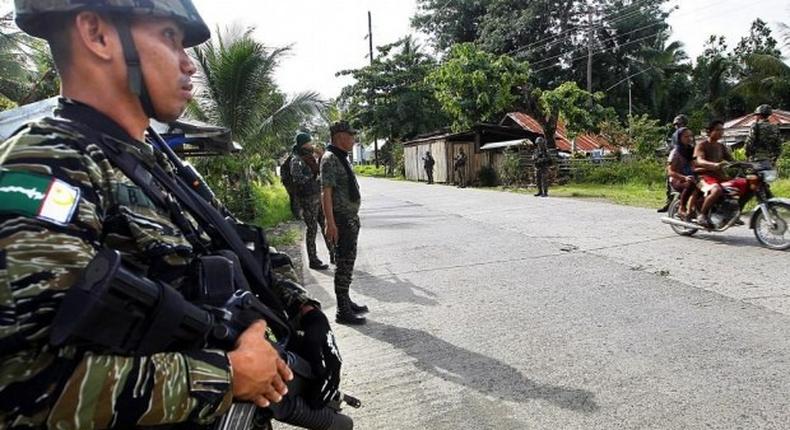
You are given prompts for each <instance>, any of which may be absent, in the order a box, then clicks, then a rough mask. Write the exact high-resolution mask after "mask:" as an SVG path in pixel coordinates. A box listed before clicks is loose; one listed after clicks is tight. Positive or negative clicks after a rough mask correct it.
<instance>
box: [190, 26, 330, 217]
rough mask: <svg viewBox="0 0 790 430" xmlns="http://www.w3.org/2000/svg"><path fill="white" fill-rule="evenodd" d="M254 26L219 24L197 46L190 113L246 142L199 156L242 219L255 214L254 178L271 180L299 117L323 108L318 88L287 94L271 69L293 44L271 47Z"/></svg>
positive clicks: (231, 207) (219, 189) (203, 165)
mask: <svg viewBox="0 0 790 430" xmlns="http://www.w3.org/2000/svg"><path fill="white" fill-rule="evenodd" d="M253 30H254V29H253V28H248V29H246V30H241V29H239V28H235V27H232V28H229V29H227V30H226V31H225V32H222V31H220V30H219V29H217V33H216V34H217V36H216V37H215V38H214V39H212V40H211V41H210V42H209V43H206V44H204V45H201V46H199V47H197V48H195V50H194V58H195V61H196V63H197V65H198V69H199V73H198V78H197V81H198V87H199V88H198V92H197V95H196V98H195V101H194V102H193V103H192V104H191V105H190V107H189V115H190V116H192V117H194V118H196V119H199V120H202V121H206V122H210V123H213V124H217V125H221V126H224V127H227V128H229V129H230V130H231V132H232V135H233V137H234V140H236V141H238V142H239V143H241V145H242V146H243V147H244V149H243V151H242V152H241V153H240V154H234V155H231V156H225V157H218V158H214V159H203V160H199V161H198V163H199V164H200V165H201V168H202V170H203V171H204V172H206V173H207V176H208V177H209V181H211V182H212V185H213V186H214V188H215V191H217V192H218V194H219V197H220V198H221V199H223V201H224V202H225V203H226V204H227V205H228V207H229V208H230V209H231V210H232V211H233V212H235V213H236V214H237V215H239V216H240V217H241V218H242V219H245V220H251V219H253V218H254V215H255V214H254V211H253V210H252V208H253V205H252V188H251V182H252V181H267V180H269V178H270V177H271V175H270V173H269V172H272V171H273V167H274V165H275V157H276V156H277V155H279V154H280V153H282V151H283V150H284V148H286V147H287V146H288V143H289V142H290V140H291V138H292V137H293V133H294V131H295V130H296V128H297V127H298V126H299V124H300V122H301V121H302V120H303V119H305V118H308V117H310V116H313V115H315V114H316V113H317V112H318V111H320V110H321V109H322V107H323V105H324V102H323V101H322V100H321V99H320V97H319V95H318V94H317V93H315V92H302V93H299V94H296V95H295V96H293V97H291V98H288V97H286V95H285V94H283V93H282V92H281V91H280V90H279V88H278V87H277V84H276V83H275V81H274V78H273V74H274V71H275V70H276V68H277V66H278V64H279V62H280V60H281V59H282V58H283V56H284V55H285V54H287V53H288V52H289V50H290V48H289V47H285V48H277V49H269V48H267V47H265V46H264V45H263V44H262V43H260V42H258V41H257V40H255V39H254V38H253V36H252V32H253Z"/></svg>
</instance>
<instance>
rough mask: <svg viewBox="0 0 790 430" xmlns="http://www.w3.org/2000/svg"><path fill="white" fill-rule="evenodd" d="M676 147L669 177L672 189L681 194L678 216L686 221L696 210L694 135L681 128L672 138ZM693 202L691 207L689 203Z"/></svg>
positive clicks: (671, 157) (671, 156)
mask: <svg viewBox="0 0 790 430" xmlns="http://www.w3.org/2000/svg"><path fill="white" fill-rule="evenodd" d="M672 141H673V142H674V147H673V149H672V151H671V152H670V153H669V160H668V165H667V176H668V177H669V181H670V185H671V186H672V189H674V190H675V191H676V192H678V193H680V205H679V209H678V216H679V217H680V218H681V219H683V220H685V219H687V218H688V215H689V213H693V212H694V210H695V209H696V197H697V194H698V193H697V178H696V176H695V175H694V167H693V166H692V161H693V159H694V134H693V133H692V131H691V129H689V128H686V127H681V128H680V129H678V130H677V131H676V132H675V135H674V136H673V137H672ZM690 200H691V205H689V201H690Z"/></svg>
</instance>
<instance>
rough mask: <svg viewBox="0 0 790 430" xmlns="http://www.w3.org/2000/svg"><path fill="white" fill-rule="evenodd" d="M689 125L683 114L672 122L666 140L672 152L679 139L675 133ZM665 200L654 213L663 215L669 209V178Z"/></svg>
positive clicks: (670, 194) (670, 196)
mask: <svg viewBox="0 0 790 430" xmlns="http://www.w3.org/2000/svg"><path fill="white" fill-rule="evenodd" d="M688 123H689V120H688V117H687V116H686V115H685V114H682V113H681V114H679V115H678V116H676V117H675V119H674V120H672V127H673V129H672V132H671V133H670V134H669V137H668V138H667V140H669V149H670V150H672V148H674V147H675V146H676V145H677V143H678V142H677V138H678V137H679V136H678V135H677V134H676V133H677V131H678V130H679V129H681V128H683V127H687V126H688ZM666 186H667V200H666V202H665V203H664V206H662V207H661V208H660V209H658V210H657V211H656V212H658V213H663V212H666V211H667V210H668V209H669V205H670V204H671V203H672V184H670V178H669V176H667V183H666Z"/></svg>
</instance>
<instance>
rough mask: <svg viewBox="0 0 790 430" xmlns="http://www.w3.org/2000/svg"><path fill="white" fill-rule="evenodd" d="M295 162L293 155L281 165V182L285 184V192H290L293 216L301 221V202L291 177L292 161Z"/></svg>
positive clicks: (289, 199) (289, 155)
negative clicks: (295, 192) (297, 197)
mask: <svg viewBox="0 0 790 430" xmlns="http://www.w3.org/2000/svg"><path fill="white" fill-rule="evenodd" d="M292 160H293V153H290V154H288V157H286V159H285V161H283V164H281V165H280V181H281V182H282V183H283V187H285V191H287V192H288V203H289V204H290V205H291V214H292V215H293V217H294V218H296V219H301V218H302V215H301V209H300V208H299V202H298V201H297V199H296V196H295V195H294V183H293V178H292V177H291V161H292Z"/></svg>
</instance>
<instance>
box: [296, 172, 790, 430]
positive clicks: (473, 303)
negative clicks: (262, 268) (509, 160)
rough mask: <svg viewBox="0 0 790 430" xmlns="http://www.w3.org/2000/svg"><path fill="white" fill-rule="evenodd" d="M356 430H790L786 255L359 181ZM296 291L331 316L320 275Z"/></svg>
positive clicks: (563, 208) (621, 216)
mask: <svg viewBox="0 0 790 430" xmlns="http://www.w3.org/2000/svg"><path fill="white" fill-rule="evenodd" d="M360 182H361V186H362V189H363V199H364V205H363V209H362V214H361V216H362V225H363V228H362V234H361V238H360V243H359V245H360V251H359V259H358V261H357V268H356V273H355V280H354V285H353V289H352V295H354V296H355V297H356V298H358V299H360V300H361V301H363V302H366V303H367V304H368V305H369V306H370V307H371V308H372V310H373V312H372V314H371V315H370V318H369V324H368V325H367V326H364V327H361V328H349V327H343V326H336V333H337V334H338V337H339V342H340V347H341V350H342V352H343V355H344V359H345V365H344V378H345V379H344V380H345V388H346V389H347V390H348V391H349V392H351V393H353V394H355V395H358V396H359V397H361V398H362V399H363V400H364V402H365V407H364V408H363V409H361V410H358V411H352V415H353V416H354V417H355V419H356V424H357V425H356V428H357V429H363V430H367V429H398V430H401V429H448V430H449V429H576V428H578V429H631V428H632V429H646V428H655V429H690V428H722V429H734V428H743V429H757V428H760V429H763V428H766V429H768V428H774V429H787V428H790V335H789V334H790V330H789V328H790V264H788V263H790V254H788V253H786V252H785V253H778V252H773V251H768V250H765V249H762V248H760V247H759V245H758V244H757V242H756V240H755V239H754V237H753V236H752V235H751V232H750V231H748V230H747V229H742V230H741V231H737V230H736V231H733V232H732V233H727V234H725V235H719V236H711V235H700V236H699V237H698V238H682V237H679V236H675V235H674V234H673V233H672V232H671V230H670V229H669V227H668V226H665V225H662V224H660V223H659V221H658V216H657V214H656V213H655V211H652V210H647V209H638V208H630V207H624V206H616V205H610V204H606V203H601V202H592V201H579V200H570V199H554V198H549V199H539V198H534V197H532V196H530V195H519V194H511V193H502V192H494V191H485V190H473V189H464V190H460V189H456V188H451V187H446V186H427V185H425V184H414V183H406V182H392V181H385V180H371V179H362V180H361V181H360ZM306 283H307V284H308V288H309V289H310V291H311V292H312V293H313V294H315V295H316V296H317V297H318V299H319V300H321V301H323V302H325V303H327V304H328V305H330V306H329V307H328V308H327V310H328V312H330V313H334V307H332V305H333V304H334V299H333V298H332V297H333V296H332V295H331V292H332V279H331V272H328V273H319V272H315V271H309V270H306Z"/></svg>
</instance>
